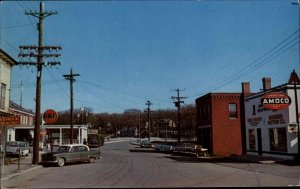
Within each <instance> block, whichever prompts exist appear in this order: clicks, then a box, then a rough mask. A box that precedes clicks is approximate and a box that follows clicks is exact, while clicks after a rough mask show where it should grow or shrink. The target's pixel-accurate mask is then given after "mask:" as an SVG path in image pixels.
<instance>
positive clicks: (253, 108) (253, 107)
mask: <svg viewBox="0 0 300 189" xmlns="http://www.w3.org/2000/svg"><path fill="white" fill-rule="evenodd" d="M255 112H256V109H255V105H253V106H252V115H256V113H255Z"/></svg>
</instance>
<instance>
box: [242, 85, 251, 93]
mask: <svg viewBox="0 0 300 189" xmlns="http://www.w3.org/2000/svg"><path fill="white" fill-rule="evenodd" d="M242 94H243V95H244V96H249V95H250V82H243V83H242Z"/></svg>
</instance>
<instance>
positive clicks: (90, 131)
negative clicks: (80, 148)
mask: <svg viewBox="0 0 300 189" xmlns="http://www.w3.org/2000/svg"><path fill="white" fill-rule="evenodd" d="M88 134H89V135H93V134H98V130H97V129H89V131H88Z"/></svg>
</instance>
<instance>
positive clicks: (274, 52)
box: [190, 30, 299, 97]
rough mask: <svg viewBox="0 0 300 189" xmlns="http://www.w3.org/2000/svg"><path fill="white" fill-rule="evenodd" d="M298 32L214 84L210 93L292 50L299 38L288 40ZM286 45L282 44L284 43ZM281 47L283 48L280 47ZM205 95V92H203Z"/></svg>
mask: <svg viewBox="0 0 300 189" xmlns="http://www.w3.org/2000/svg"><path fill="white" fill-rule="evenodd" d="M298 32H299V30H296V31H295V32H293V33H292V34H290V35H289V36H288V37H287V38H285V39H284V40H282V41H281V42H279V43H278V44H276V45H275V46H274V47H273V48H271V49H270V50H268V51H267V52H265V53H264V54H263V55H261V56H259V57H258V58H256V59H255V60H254V61H252V62H250V63H249V64H248V65H246V66H244V67H242V68H241V69H240V70H238V71H237V72H236V73H234V74H232V75H231V76H229V77H228V78H226V79H224V80H222V81H221V82H220V83H218V84H216V85H215V87H213V88H212V89H211V91H214V90H216V89H219V88H221V87H224V86H226V85H228V84H230V83H231V82H232V81H236V80H238V79H241V78H242V77H245V76H246V75H247V74H249V73H250V72H252V71H254V70H257V69H258V68H259V67H261V66H263V65H265V64H266V63H268V62H270V61H271V60H273V59H274V58H276V57H278V56H279V55H281V54H283V53H284V52H286V51H287V50H289V49H291V48H293V47H294V46H296V45H297V44H299V36H296V37H294V38H293V39H292V40H290V39H291V38H292V37H293V36H294V35H296V34H297V33H298ZM286 42H287V44H284V43H286ZM283 44H284V45H283ZM282 45H283V46H282ZM203 93H205V92H203ZM203 93H200V94H199V93H198V94H196V95H191V96H190V97H194V96H199V95H202V94H203Z"/></svg>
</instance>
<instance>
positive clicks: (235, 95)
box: [196, 92, 242, 101]
mask: <svg viewBox="0 0 300 189" xmlns="http://www.w3.org/2000/svg"><path fill="white" fill-rule="evenodd" d="M241 94H242V93H234V92H232V93H230V92H224V93H207V94H206V95H203V96H201V97H199V98H197V99H196V101H199V100H200V99H203V98H217V99H236V98H240V97H241Z"/></svg>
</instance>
